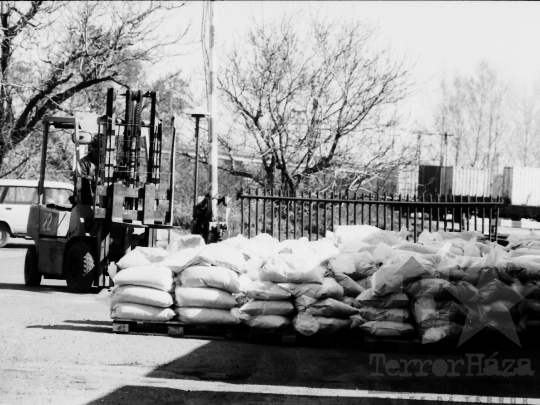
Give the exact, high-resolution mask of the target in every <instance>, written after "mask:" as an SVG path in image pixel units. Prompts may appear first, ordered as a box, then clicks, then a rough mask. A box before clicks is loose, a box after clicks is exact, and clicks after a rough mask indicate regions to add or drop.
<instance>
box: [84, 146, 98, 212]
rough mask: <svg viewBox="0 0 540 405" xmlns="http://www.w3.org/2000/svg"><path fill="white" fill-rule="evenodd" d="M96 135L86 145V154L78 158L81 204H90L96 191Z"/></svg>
mask: <svg viewBox="0 0 540 405" xmlns="http://www.w3.org/2000/svg"><path fill="white" fill-rule="evenodd" d="M98 142H99V141H98V137H97V136H94V138H93V139H92V142H91V143H90V145H88V154H87V155H86V156H84V157H83V158H82V159H80V160H79V166H80V168H81V184H80V185H79V187H80V190H81V204H83V205H92V204H93V203H94V193H95V192H96V180H97V178H96V166H97V164H98Z"/></svg>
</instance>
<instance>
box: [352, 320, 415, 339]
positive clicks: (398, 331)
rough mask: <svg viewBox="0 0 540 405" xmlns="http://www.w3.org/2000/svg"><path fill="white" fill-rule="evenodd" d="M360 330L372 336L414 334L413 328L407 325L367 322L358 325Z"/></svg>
mask: <svg viewBox="0 0 540 405" xmlns="http://www.w3.org/2000/svg"><path fill="white" fill-rule="evenodd" d="M360 329H361V330H363V331H364V332H365V333H367V334H368V335H373V336H408V335H413V334H414V328H413V326H412V325H410V324H408V323H401V322H388V321H384V322H378V321H369V322H366V323H364V324H363V325H360Z"/></svg>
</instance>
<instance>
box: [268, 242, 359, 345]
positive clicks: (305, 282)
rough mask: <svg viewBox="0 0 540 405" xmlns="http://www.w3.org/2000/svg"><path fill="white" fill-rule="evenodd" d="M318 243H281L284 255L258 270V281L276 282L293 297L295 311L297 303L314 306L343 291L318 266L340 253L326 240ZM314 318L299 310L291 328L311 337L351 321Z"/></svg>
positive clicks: (278, 256)
mask: <svg viewBox="0 0 540 405" xmlns="http://www.w3.org/2000/svg"><path fill="white" fill-rule="evenodd" d="M318 242H319V243H317V242H308V241H307V239H305V238H303V239H302V240H299V241H292V240H288V241H284V242H281V243H280V245H281V247H282V252H286V253H281V254H275V255H272V256H270V257H268V258H266V259H265V260H264V262H263V266H262V267H261V269H260V274H259V276H260V279H261V281H269V282H272V283H278V285H279V286H280V287H281V288H283V289H284V290H285V291H287V292H288V293H290V294H291V295H292V296H293V297H294V299H295V306H296V309H297V310H298V307H299V305H296V304H297V303H298V302H299V300H300V303H301V304H300V307H301V308H302V309H305V303H309V304H313V303H316V302H318V301H319V300H323V299H326V298H333V297H337V298H338V299H341V298H343V288H342V287H341V286H340V285H339V284H337V282H336V281H335V280H334V279H333V278H329V277H325V273H326V269H325V268H324V267H323V266H322V265H321V263H322V262H324V261H327V260H328V259H330V258H331V257H332V256H333V255H335V254H338V253H339V252H338V250H337V249H336V248H335V246H333V243H332V242H331V241H329V240H322V241H318ZM313 249H317V251H315V250H313ZM305 300H307V301H305ZM302 303H304V306H302ZM321 305H322V304H321ZM317 315H318V314H316V316H313V315H311V314H309V313H307V312H305V311H304V310H302V312H301V313H299V314H298V315H296V316H295V318H294V319H293V326H294V328H295V329H296V330H297V331H298V332H300V333H302V334H304V335H311V334H314V333H316V332H320V333H325V332H330V331H333V330H335V329H336V328H337V329H340V328H343V327H348V326H349V325H350V320H346V321H342V320H341V319H337V318H327V317H321V316H317ZM347 322H348V323H347Z"/></svg>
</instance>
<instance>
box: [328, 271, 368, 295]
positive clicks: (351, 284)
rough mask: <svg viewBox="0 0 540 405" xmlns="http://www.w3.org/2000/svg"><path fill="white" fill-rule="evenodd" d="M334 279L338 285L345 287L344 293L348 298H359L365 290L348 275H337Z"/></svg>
mask: <svg viewBox="0 0 540 405" xmlns="http://www.w3.org/2000/svg"><path fill="white" fill-rule="evenodd" d="M334 278H335V280H336V281H337V283H338V284H339V285H340V286H342V287H343V293H344V294H345V296H347V297H354V298H356V297H358V296H359V295H360V294H362V292H363V291H364V290H365V288H362V287H361V286H360V284H358V283H357V282H356V281H354V280H353V279H352V278H350V277H349V276H348V275H346V274H343V273H335V274H334Z"/></svg>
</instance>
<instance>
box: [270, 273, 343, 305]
mask: <svg viewBox="0 0 540 405" xmlns="http://www.w3.org/2000/svg"><path fill="white" fill-rule="evenodd" d="M279 286H280V287H281V288H283V289H284V290H285V291H288V292H290V293H291V294H292V295H293V296H294V297H296V298H299V297H301V296H303V295H305V296H308V297H311V298H314V299H315V300H320V299H324V298H335V299H338V300H340V299H342V298H343V287H342V286H340V285H339V284H338V283H337V281H336V280H334V279H333V278H331V277H324V278H323V282H322V284H315V283H307V284H296V283H280V284H279Z"/></svg>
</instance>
